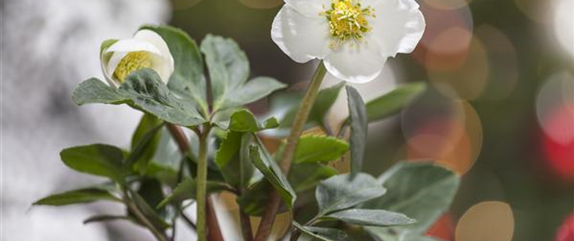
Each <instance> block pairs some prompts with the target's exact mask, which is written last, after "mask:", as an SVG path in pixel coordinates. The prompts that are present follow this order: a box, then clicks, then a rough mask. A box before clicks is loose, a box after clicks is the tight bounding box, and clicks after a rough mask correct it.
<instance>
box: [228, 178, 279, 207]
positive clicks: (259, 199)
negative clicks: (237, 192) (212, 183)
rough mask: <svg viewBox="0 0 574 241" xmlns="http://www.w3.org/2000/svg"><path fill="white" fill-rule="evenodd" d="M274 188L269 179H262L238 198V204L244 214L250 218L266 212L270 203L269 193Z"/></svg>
mask: <svg viewBox="0 0 574 241" xmlns="http://www.w3.org/2000/svg"><path fill="white" fill-rule="evenodd" d="M272 190H273V186H272V185H271V183H269V181H267V179H262V180H260V181H258V182H256V183H254V184H252V185H251V186H249V187H248V188H247V190H246V191H245V192H243V193H242V194H241V196H239V197H238V198H237V203H238V204H239V206H240V207H241V210H243V212H245V213H247V214H249V216H261V215H263V211H264V210H265V204H266V203H267V202H268V201H269V193H271V191H272Z"/></svg>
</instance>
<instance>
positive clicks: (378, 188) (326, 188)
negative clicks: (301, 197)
mask: <svg viewBox="0 0 574 241" xmlns="http://www.w3.org/2000/svg"><path fill="white" fill-rule="evenodd" d="M385 191H386V190H385V188H383V186H382V185H381V184H380V183H378V182H377V180H376V179H375V178H373V177H371V176H370V175H368V174H364V173H359V174H358V175H357V176H356V177H355V178H353V179H352V180H350V176H349V174H340V175H337V176H333V177H331V178H329V179H327V180H324V181H322V182H320V183H319V185H318V186H317V190H316V192H315V196H316V197H317V202H318V204H319V216H324V215H327V214H329V213H332V212H336V211H339V210H344V209H349V208H351V207H353V206H355V205H358V204H361V203H363V202H366V201H368V200H371V199H373V198H376V197H379V196H381V195H383V194H384V193H385Z"/></svg>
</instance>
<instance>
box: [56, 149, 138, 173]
mask: <svg viewBox="0 0 574 241" xmlns="http://www.w3.org/2000/svg"><path fill="white" fill-rule="evenodd" d="M60 157H61V158H62V161H63V162H64V164H66V166H68V167H69V168H72V169H74V170H76V171H78V172H83V173H87V174H92V175H96V176H104V177H109V178H111V179H112V180H114V181H116V182H123V178H124V177H125V176H126V174H127V173H126V171H125V170H124V167H123V163H122V161H123V159H124V156H123V152H122V150H120V149H119V148H117V147H114V146H109V145H104V144H93V145H88V146H76V147H71V148H67V149H64V150H62V152H60Z"/></svg>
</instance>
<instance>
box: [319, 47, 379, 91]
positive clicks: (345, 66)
mask: <svg viewBox="0 0 574 241" xmlns="http://www.w3.org/2000/svg"><path fill="white" fill-rule="evenodd" d="M365 40H367V39H365ZM386 60H387V58H386V57H384V56H382V55H381V54H380V53H379V48H378V46H377V44H376V43H375V42H370V41H364V42H360V43H359V44H358V46H357V44H355V43H352V42H347V43H344V44H342V45H340V46H338V48H337V50H333V51H331V53H330V54H329V55H328V56H327V57H326V58H325V67H326V68H327V71H329V73H331V74H332V75H334V76H335V77H337V78H339V79H342V80H345V81H348V82H351V83H366V82H369V81H371V80H373V79H374V78H375V77H377V76H378V75H379V74H380V73H381V70H382V69H383V65H384V64H385V62H386Z"/></svg>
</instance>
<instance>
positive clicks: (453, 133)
mask: <svg viewBox="0 0 574 241" xmlns="http://www.w3.org/2000/svg"><path fill="white" fill-rule="evenodd" d="M437 98H440V97H437ZM429 103H430V102H422V101H421V102H419V103H417V104H415V105H413V106H410V107H409V108H407V109H406V110H405V111H404V112H403V116H402V129H403V134H404V135H405V139H406V140H407V146H406V159H408V160H433V161H434V162H435V164H438V165H441V166H444V167H447V168H449V169H451V170H453V171H455V172H457V173H458V174H460V175H463V174H465V173H466V172H468V170H470V168H471V167H472V166H473V165H474V163H475V162H476V159H477V158H478V155H479V154H480V151H481V149H482V124H481V121H480V119H479V117H478V114H477V113H476V111H475V110H474V108H473V107H472V106H471V105H470V104H469V103H468V102H466V101H457V100H450V99H446V98H443V99H442V100H437V99H435V100H434V101H433V102H432V104H429ZM420 115H424V116H425V118H420Z"/></svg>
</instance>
